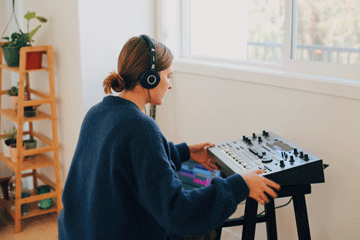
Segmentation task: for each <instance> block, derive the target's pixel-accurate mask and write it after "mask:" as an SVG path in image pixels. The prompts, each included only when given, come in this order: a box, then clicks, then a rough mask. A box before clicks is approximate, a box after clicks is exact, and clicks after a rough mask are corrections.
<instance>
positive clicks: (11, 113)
mask: <svg viewBox="0 0 360 240" xmlns="http://www.w3.org/2000/svg"><path fill="white" fill-rule="evenodd" d="M0 114H1V115H4V117H6V118H7V119H9V120H11V121H13V122H15V123H18V124H19V122H18V119H17V118H18V116H17V113H16V111H15V110H13V109H11V108H7V109H1V110H0ZM46 119H49V120H51V119H52V117H51V115H49V114H47V113H45V112H43V111H40V110H36V116H35V117H24V122H33V121H39V120H46Z"/></svg>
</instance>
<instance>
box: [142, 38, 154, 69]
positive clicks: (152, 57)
mask: <svg viewBox="0 0 360 240" xmlns="http://www.w3.org/2000/svg"><path fill="white" fill-rule="evenodd" d="M140 37H142V38H143V39H144V40H145V41H146V42H147V44H148V45H149V47H150V64H151V65H150V67H151V69H152V70H155V64H156V52H155V44H154V42H153V40H152V39H151V38H150V37H148V36H146V35H141V36H140Z"/></svg>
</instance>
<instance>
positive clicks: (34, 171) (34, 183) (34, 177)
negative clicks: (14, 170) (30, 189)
mask: <svg viewBox="0 0 360 240" xmlns="http://www.w3.org/2000/svg"><path fill="white" fill-rule="evenodd" d="M32 176H33V185H34V190H35V191H36V189H37V187H38V184H37V183H38V182H37V176H36V169H33V170H32Z"/></svg>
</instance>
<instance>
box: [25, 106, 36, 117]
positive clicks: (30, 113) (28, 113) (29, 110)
mask: <svg viewBox="0 0 360 240" xmlns="http://www.w3.org/2000/svg"><path fill="white" fill-rule="evenodd" d="M38 107H39V106H27V107H24V116H25V117H35V116H36V109H37V108H38Z"/></svg>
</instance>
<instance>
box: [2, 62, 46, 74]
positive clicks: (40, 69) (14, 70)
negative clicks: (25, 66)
mask: <svg viewBox="0 0 360 240" xmlns="http://www.w3.org/2000/svg"><path fill="white" fill-rule="evenodd" d="M0 68H3V69H7V70H9V71H11V72H15V73H18V74H20V68H19V67H9V66H8V65H7V64H0ZM36 71H47V72H48V71H49V68H47V67H41V68H39V69H29V70H25V72H26V73H28V72H36Z"/></svg>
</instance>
